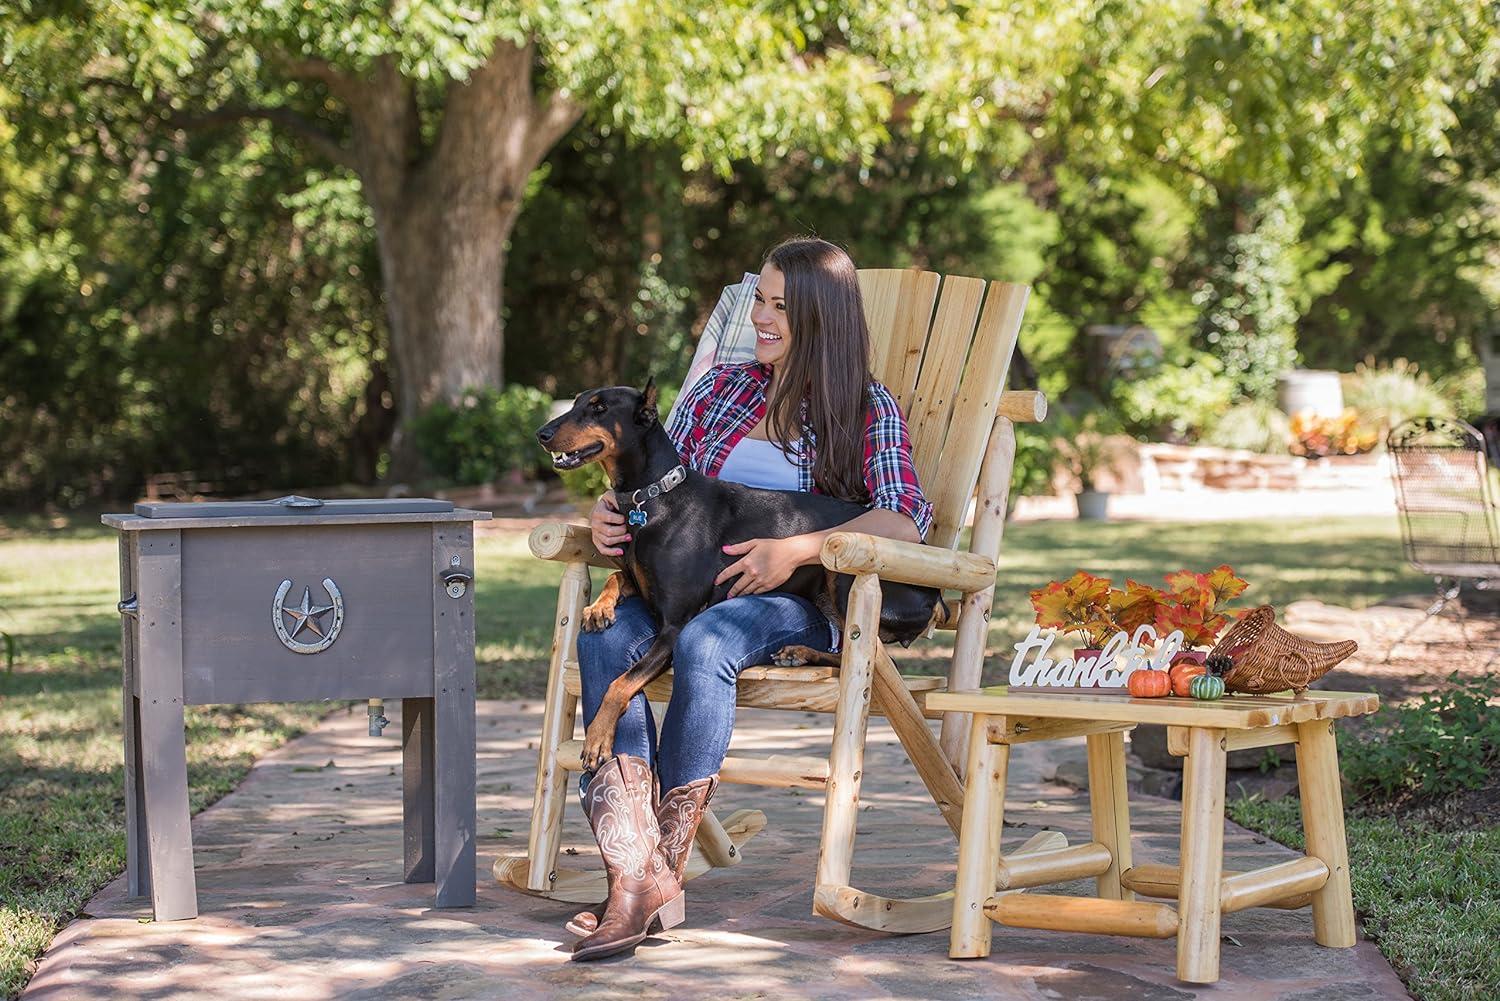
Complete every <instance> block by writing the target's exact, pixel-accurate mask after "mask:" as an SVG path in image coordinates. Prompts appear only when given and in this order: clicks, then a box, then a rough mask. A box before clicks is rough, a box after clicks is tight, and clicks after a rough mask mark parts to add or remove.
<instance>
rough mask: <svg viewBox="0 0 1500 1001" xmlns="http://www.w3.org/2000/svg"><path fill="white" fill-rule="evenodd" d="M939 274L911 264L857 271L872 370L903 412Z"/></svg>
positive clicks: (924, 342) (913, 383)
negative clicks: (910, 266)
mask: <svg viewBox="0 0 1500 1001" xmlns="http://www.w3.org/2000/svg"><path fill="white" fill-rule="evenodd" d="M941 277H942V276H940V275H938V274H937V273H936V272H933V271H917V270H915V269H911V268H905V269H896V268H861V269H860V272H859V289H860V296H861V298H862V299H864V303H865V322H866V323H867V324H868V325H869V328H870V371H871V372H873V373H874V374H875V378H876V379H877V380H879V381H880V382H881V383H883V384H884V385H885V387H886V388H887V389H889V390H890V391H891V395H893V396H894V397H895V398H896V402H897V403H899V404H900V405H901V409H902V412H903V413H904V412H905V411H906V405H907V403H908V402H909V401H910V400H911V395H912V390H913V389H914V388H915V387H916V383H917V372H918V371H919V370H920V369H921V365H922V352H923V350H924V349H925V348H926V346H927V330H928V327H929V325H930V323H931V320H932V305H933V302H934V301H935V300H936V298H937V291H938V282H939V280H940V279H941Z"/></svg>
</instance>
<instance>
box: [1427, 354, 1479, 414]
mask: <svg viewBox="0 0 1500 1001" xmlns="http://www.w3.org/2000/svg"><path fill="white" fill-rule="evenodd" d="M1432 385H1433V389H1434V390H1435V391H1436V392H1437V394H1438V395H1439V396H1441V397H1442V398H1443V399H1445V400H1448V401H1450V404H1451V406H1452V409H1453V412H1454V413H1455V414H1457V415H1458V416H1460V417H1462V418H1463V419H1464V420H1466V421H1472V420H1473V419H1474V418H1476V417H1478V416H1479V415H1480V414H1483V413H1485V412H1486V408H1485V403H1484V368H1483V366H1481V365H1478V364H1473V365H1470V366H1469V367H1468V368H1465V369H1463V370H1462V371H1460V372H1454V373H1453V374H1452V375H1445V376H1443V377H1442V378H1441V379H1438V380H1437V381H1436V382H1434V383H1433V384H1432Z"/></svg>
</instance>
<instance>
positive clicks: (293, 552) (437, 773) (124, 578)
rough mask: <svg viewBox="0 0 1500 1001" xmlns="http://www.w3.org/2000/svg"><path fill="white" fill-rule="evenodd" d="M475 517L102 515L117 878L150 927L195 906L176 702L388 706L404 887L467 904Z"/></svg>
mask: <svg viewBox="0 0 1500 1001" xmlns="http://www.w3.org/2000/svg"><path fill="white" fill-rule="evenodd" d="M489 517H490V515H489V514H488V513H487V512H481V511H467V510H463V509H459V508H455V507H454V506H453V504H452V503H450V502H448V501H439V500H426V499H406V498H403V499H397V500H335V501H319V500H315V499H313V498H309V497H282V498H279V499H277V500H274V501H246V502H224V503H200V504H155V503H145V504H137V505H136V506H135V513H134V514H128V515H127V514H107V515H104V517H103V521H104V523H105V524H106V525H110V526H112V527H114V528H116V529H118V530H119V532H120V594H121V601H120V606H119V608H120V612H121V615H122V619H121V633H122V649H123V655H124V666H125V672H124V738H125V832H126V871H127V879H128V882H129V887H130V893H131V895H132V896H144V895H146V894H147V893H148V892H149V893H150V895H151V903H152V909H153V911H154V913H155V916H156V919H157V920H159V921H170V920H174V919H179V918H192V917H196V916H197V913H198V904H197V892H196V886H195V883H194V878H193V854H192V834H191V828H190V826H189V818H188V792H187V760H186V755H185V748H184V735H183V707H184V706H191V705H205V704H209V703H248V702H310V701H319V700H344V699H359V700H365V699H370V698H399V699H401V700H402V705H401V731H402V732H401V745H402V757H403V762H404V766H403V774H404V778H403V785H404V790H403V797H402V800H403V821H404V829H405V853H404V854H405V859H404V862H405V865H404V872H405V880H406V882H409V883H416V882H428V881H433V882H435V883H436V884H437V906H438V907H463V906H466V905H470V904H473V903H474V891H475V884H474V879H475V873H474V865H475V854H474V823H475V820H474V590H473V579H474V576H473V567H474V530H473V522H475V521H481V520H486V519H488V518H489ZM379 722H381V723H383V722H384V721H383V720H380V721H379ZM375 730H376V728H375V727H374V726H373V725H372V731H375ZM377 732H378V731H377Z"/></svg>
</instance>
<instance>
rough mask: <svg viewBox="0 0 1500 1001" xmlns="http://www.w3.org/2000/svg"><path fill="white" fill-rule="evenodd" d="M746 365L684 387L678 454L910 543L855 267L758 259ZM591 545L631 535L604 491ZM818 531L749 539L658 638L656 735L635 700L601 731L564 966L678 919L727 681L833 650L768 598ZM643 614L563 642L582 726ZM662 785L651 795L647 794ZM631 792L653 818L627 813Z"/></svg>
mask: <svg viewBox="0 0 1500 1001" xmlns="http://www.w3.org/2000/svg"><path fill="white" fill-rule="evenodd" d="M750 319H751V323H752V324H753V325H754V327H755V332H756V345H755V361H754V362H752V363H749V364H744V365H723V366H720V367H718V368H714V369H711V370H710V371H709V372H708V373H706V374H705V375H704V376H703V377H702V378H701V379H699V381H698V382H697V383H696V384H695V385H694V386H693V388H692V389H691V390H690V391H689V396H688V397H687V398H686V399H685V400H683V401H682V402H681V403H680V404H679V405H678V407H677V408H676V410H675V411H674V413H673V416H672V420H671V423H670V425H669V426H668V428H667V431H668V433H669V434H670V435H671V437H672V441H673V443H674V444H675V445H676V446H677V451H678V454H679V456H680V457H681V459H682V461H683V463H684V464H686V465H688V466H690V467H691V468H693V469H696V470H698V471H699V472H702V473H704V474H706V475H709V476H719V477H723V478H725V479H729V480H735V481H737V482H740V483H745V484H747V485H749V486H754V487H763V488H767V489H773V490H804V491H806V490H813V491H817V492H820V493H825V494H831V495H833V496H836V497H840V498H843V499H845V500H851V501H856V502H858V503H861V504H865V505H869V506H870V510H869V511H867V512H865V513H864V514H861V515H860V516H858V517H857V518H854V519H853V520H851V521H849V522H847V523H846V524H844V525H841V526H839V527H838V528H837V529H833V530H831V531H852V532H866V533H869V534H871V535H880V536H885V537H887V538H892V539H900V540H902V541H906V542H920V541H922V539H923V537H924V536H925V535H926V533H927V529H928V527H929V526H930V524H931V522H932V506H931V505H930V504H929V503H928V502H927V500H926V498H925V497H923V495H922V489H921V487H920V485H919V484H918V483H917V476H916V470H915V467H914V466H913V464H912V456H911V439H910V436H909V434H908V433H907V428H906V421H905V419H904V418H903V417H902V415H901V410H900V408H899V407H898V406H897V405H896V402H895V400H894V398H893V397H892V396H891V394H890V392H889V391H887V390H886V388H885V387H884V386H882V385H880V384H879V383H878V382H875V381H874V380H873V379H872V378H871V376H870V368H869V356H870V349H869V331H868V328H867V327H866V325H865V316H864V306H863V303H862V302H861V299H860V293H859V281H858V276H857V274H856V272H855V268H854V262H853V261H851V260H850V259H849V255H848V254H846V253H844V251H842V250H841V249H839V248H838V247H836V246H834V245H833V244H831V243H828V242H827V241H824V240H815V239H794V240H788V241H786V242H784V243H782V244H781V245H780V246H778V247H776V248H775V249H774V250H772V251H771V253H770V255H769V256H768V257H767V258H766V262H765V265H764V267H762V268H761V272H760V282H759V284H758V286H757V288H756V290H755V306H754V309H753V310H752V311H751V314H750ZM589 525H590V528H591V530H592V534H593V540H594V544H595V546H596V547H598V549H599V551H600V552H602V553H606V554H609V555H611V556H618V555H621V554H622V553H623V549H622V548H621V547H622V545H623V544H624V543H626V542H628V541H629V540H630V533H629V529H628V527H627V526H626V519H625V517H624V516H623V515H622V514H621V513H620V511H619V508H618V505H617V504H616V502H615V499H614V497H613V495H612V494H609V493H606V494H605V495H604V496H603V497H601V498H600V499H599V502H598V503H597V504H596V505H595V506H594V510H593V513H592V514H591V515H590V518H589ZM828 534H829V533H828V532H814V533H811V534H807V535H798V536H793V537H791V538H786V539H751V540H749V541H746V542H742V543H738V544H736V545H732V546H726V547H725V552H727V553H730V554H731V555H734V556H737V557H739V559H737V560H736V561H735V562H734V563H732V564H731V565H730V566H728V567H726V568H725V569H724V571H723V573H721V574H720V575H719V578H718V580H717V581H716V583H724V582H726V581H733V582H734V583H733V584H732V585H731V587H730V590H729V598H728V599H727V600H725V601H723V602H721V603H720V604H717V605H714V606H712V607H710V608H708V609H706V610H704V611H703V612H701V613H700V614H699V615H698V616H696V617H695V618H694V619H693V620H692V621H691V622H689V623H688V625H687V626H686V627H685V628H684V629H683V630H682V632H681V634H680V635H679V637H678V639H677V643H676V645H675V646H674V648H673V656H672V670H673V680H672V699H671V702H670V703H669V704H668V706H667V713H666V716H665V717H664V718H663V720H662V726H661V732H660V734H658V733H657V732H656V726H655V721H654V720H653V718H652V715H651V711H650V709H649V708H648V706H647V704H646V699H645V696H638V697H637V698H636V699H635V700H634V702H632V704H631V706H630V709H629V710H628V711H627V712H626V713H625V715H624V716H623V717H622V718H621V719H620V723H619V726H618V728H617V729H616V731H615V743H614V752H615V757H614V758H612V759H611V760H610V761H609V762H607V763H606V764H605V765H604V766H603V767H601V768H600V769H599V770H598V772H597V773H594V774H592V775H590V774H585V775H584V776H583V778H582V780H581V782H580V787H581V789H582V792H583V802H584V811H585V813H587V814H588V815H589V821H590V824H591V825H592V826H593V829H594V834H595V837H596V839H597V840H599V843H600V847H601V853H602V854H603V855H604V859H605V868H606V871H607V873H608V874H609V877H610V899H609V900H608V901H606V904H605V910H604V912H603V917H602V918H601V917H599V912H598V910H597V909H596V910H595V911H585V912H583V913H581V914H579V915H577V916H575V917H574V919H573V921H571V922H570V923H569V925H568V927H569V929H570V930H572V931H574V932H576V933H578V934H580V935H585V936H587V937H585V938H584V939H583V940H582V941H580V942H579V943H578V944H577V945H576V946H575V948H574V953H573V958H574V959H598V958H602V957H603V956H608V955H613V954H615V953H617V952H621V951H624V950H626V949H629V948H631V947H632V946H634V945H635V944H636V943H638V942H640V940H641V939H642V938H644V937H645V936H646V934H647V932H648V931H649V930H650V927H651V925H652V920H653V918H654V917H655V916H657V915H658V914H659V915H660V918H661V921H662V922H663V923H664V924H666V925H667V927H671V926H672V924H675V923H676V922H677V921H680V920H681V915H682V908H681V904H682V900H681V883H682V873H683V869H684V868H685V866H686V865H687V858H688V853H689V851H690V849H691V847H692V844H693V835H694V834H695V833H696V831H697V829H698V821H699V819H700V818H701V817H702V815H703V809H704V807H705V806H706V805H707V804H708V801H709V799H710V798H711V797H712V796H713V793H714V789H715V787H716V786H717V784H718V772H719V767H720V765H722V764H723V761H724V755H725V753H726V752H727V750H728V748H729V737H730V733H731V731H732V730H733V729H734V715H735V682H736V680H737V679H738V676H739V672H740V671H741V670H743V669H744V668H745V667H748V666H750V665H752V664H764V663H767V662H768V661H769V659H770V657H771V655H772V654H774V653H776V652H777V651H778V650H780V649H781V648H782V647H785V646H789V645H794V644H795V645H804V646H809V647H812V648H814V649H817V650H822V651H832V650H834V649H836V647H837V644H838V640H839V636H838V630H837V627H836V626H835V625H834V624H833V623H832V622H831V621H830V620H829V619H828V618H827V617H825V616H824V615H823V614H822V613H821V612H819V611H818V610H817V608H815V607H814V606H813V604H812V603H811V602H809V601H807V600H805V599H803V598H801V597H798V596H795V595H789V594H772V593H769V592H772V591H774V590H775V589H776V588H777V587H778V586H779V585H780V584H782V583H783V582H784V581H785V580H786V579H787V578H788V577H790V576H791V575H792V573H793V571H795V570H796V568H797V567H799V566H804V565H808V564H816V563H818V562H819V556H818V554H819V552H820V551H821V549H822V546H823V540H824V539H825V538H826V537H827V536H828ZM656 629H657V627H656V623H655V622H654V621H653V618H652V615H651V612H650V610H649V609H648V608H647V606H646V604H645V602H644V601H643V600H642V599H640V598H639V597H630V598H626V599H623V600H621V601H620V602H619V604H618V605H617V606H616V608H615V621H614V624H613V625H611V626H610V627H609V628H607V629H605V630H603V631H601V632H593V633H582V634H580V635H579V637H578V667H579V674H580V677H581V683H582V688H583V712H584V719H585V721H588V720H592V719H593V717H594V714H595V713H596V712H598V710H599V704H600V702H601V701H602V699H603V697H604V692H605V690H606V689H607V688H608V687H609V684H610V682H612V681H613V680H614V679H615V678H616V677H618V676H619V675H621V674H623V673H624V672H625V670H626V669H627V668H629V667H630V666H631V665H632V664H633V663H635V662H636V661H637V660H638V659H640V657H641V655H642V654H643V653H644V652H645V651H646V649H647V648H648V647H649V646H650V645H651V641H652V640H653V639H654V638H655V636H656ZM653 771H654V773H655V779H656V785H655V788H659V789H661V790H665V792H663V793H662V794H661V796H660V798H659V800H658V799H657V798H656V797H655V796H654V795H653V794H652V793H651V790H652V788H653V786H652V773H653ZM632 797H635V798H636V799H637V800H639V801H640V802H644V803H649V804H650V805H652V806H654V810H651V809H646V808H643V807H640V802H638V803H637V807H638V808H636V809H630V808H626V807H627V806H628V804H629V803H630V802H632Z"/></svg>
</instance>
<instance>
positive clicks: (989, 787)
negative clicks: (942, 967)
mask: <svg viewBox="0 0 1500 1001" xmlns="http://www.w3.org/2000/svg"><path fill="white" fill-rule="evenodd" d="M992 721H994V717H990V716H984V715H979V714H976V715H975V716H974V720H973V723H972V724H971V725H970V728H969V760H968V765H967V766H966V767H965V769H964V774H965V776H967V779H966V781H965V787H964V810H963V831H962V833H961V834H960V836H959V840H958V878H957V882H956V883H955V885H954V898H953V930H952V932H951V933H950V935H949V938H948V955H949V957H950V958H952V959H973V958H979V957H983V956H988V955H989V954H990V931H991V928H990V918H989V915H987V914H985V912H984V905H985V904H986V903H987V902H988V901H989V898H990V895H991V894H992V893H994V890H995V868H996V864H997V863H998V862H999V860H1000V833H1001V829H1002V827H1003V826H1004V820H1005V779H1006V770H1007V768H1008V766H1009V764H1010V745H1009V744H991V743H990V741H989V735H988V731H989V724H990V723H991V722H992ZM1000 722H1002V723H1003V720H1001V721H1000Z"/></svg>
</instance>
